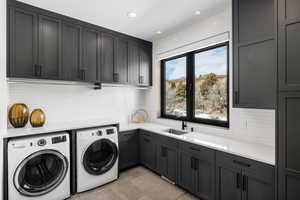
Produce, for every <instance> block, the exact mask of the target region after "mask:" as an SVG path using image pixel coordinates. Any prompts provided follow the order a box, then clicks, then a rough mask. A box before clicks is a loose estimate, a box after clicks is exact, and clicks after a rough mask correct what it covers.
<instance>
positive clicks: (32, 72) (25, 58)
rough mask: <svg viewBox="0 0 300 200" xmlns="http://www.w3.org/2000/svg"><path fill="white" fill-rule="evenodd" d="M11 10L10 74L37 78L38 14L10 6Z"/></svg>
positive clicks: (8, 70) (18, 76)
mask: <svg viewBox="0 0 300 200" xmlns="http://www.w3.org/2000/svg"><path fill="white" fill-rule="evenodd" d="M9 12H10V13H9V35H8V38H9V55H10V57H9V60H8V69H7V73H8V76H9V77H17V78H37V76H38V71H37V70H38V60H37V50H38V42H37V40H38V18H37V15H36V14H35V13H31V12H28V11H24V10H21V9H18V8H10V9H9Z"/></svg>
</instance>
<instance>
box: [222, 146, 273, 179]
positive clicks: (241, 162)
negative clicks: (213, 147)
mask: <svg viewBox="0 0 300 200" xmlns="http://www.w3.org/2000/svg"><path fill="white" fill-rule="evenodd" d="M216 161H217V164H218V165H222V166H227V167H230V168H241V169H242V170H243V171H244V172H245V173H248V174H252V175H253V176H255V177H260V178H263V179H264V180H265V181H266V182H272V181H273V180H274V173H275V171H274V167H273V166H271V165H268V164H265V163H261V162H258V161H255V160H250V159H247V158H243V157H240V156H235V155H232V154H228V153H224V152H217V156H216Z"/></svg>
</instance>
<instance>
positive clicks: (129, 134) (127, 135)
mask: <svg viewBox="0 0 300 200" xmlns="http://www.w3.org/2000/svg"><path fill="white" fill-rule="evenodd" d="M135 137H138V132H137V131H136V130H130V131H124V132H120V133H119V142H126V141H128V140H130V139H131V138H135Z"/></svg>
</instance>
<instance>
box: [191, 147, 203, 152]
mask: <svg viewBox="0 0 300 200" xmlns="http://www.w3.org/2000/svg"><path fill="white" fill-rule="evenodd" d="M190 149H191V150H193V151H199V152H200V151H201V150H200V149H196V148H194V147H190Z"/></svg>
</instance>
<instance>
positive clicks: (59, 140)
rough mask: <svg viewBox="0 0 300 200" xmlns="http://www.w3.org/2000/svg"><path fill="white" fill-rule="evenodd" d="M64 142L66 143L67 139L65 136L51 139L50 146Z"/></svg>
mask: <svg viewBox="0 0 300 200" xmlns="http://www.w3.org/2000/svg"><path fill="white" fill-rule="evenodd" d="M66 141H67V137H66V136H65V135H63V136H57V137H53V138H52V144H57V143H62V142H66Z"/></svg>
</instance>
